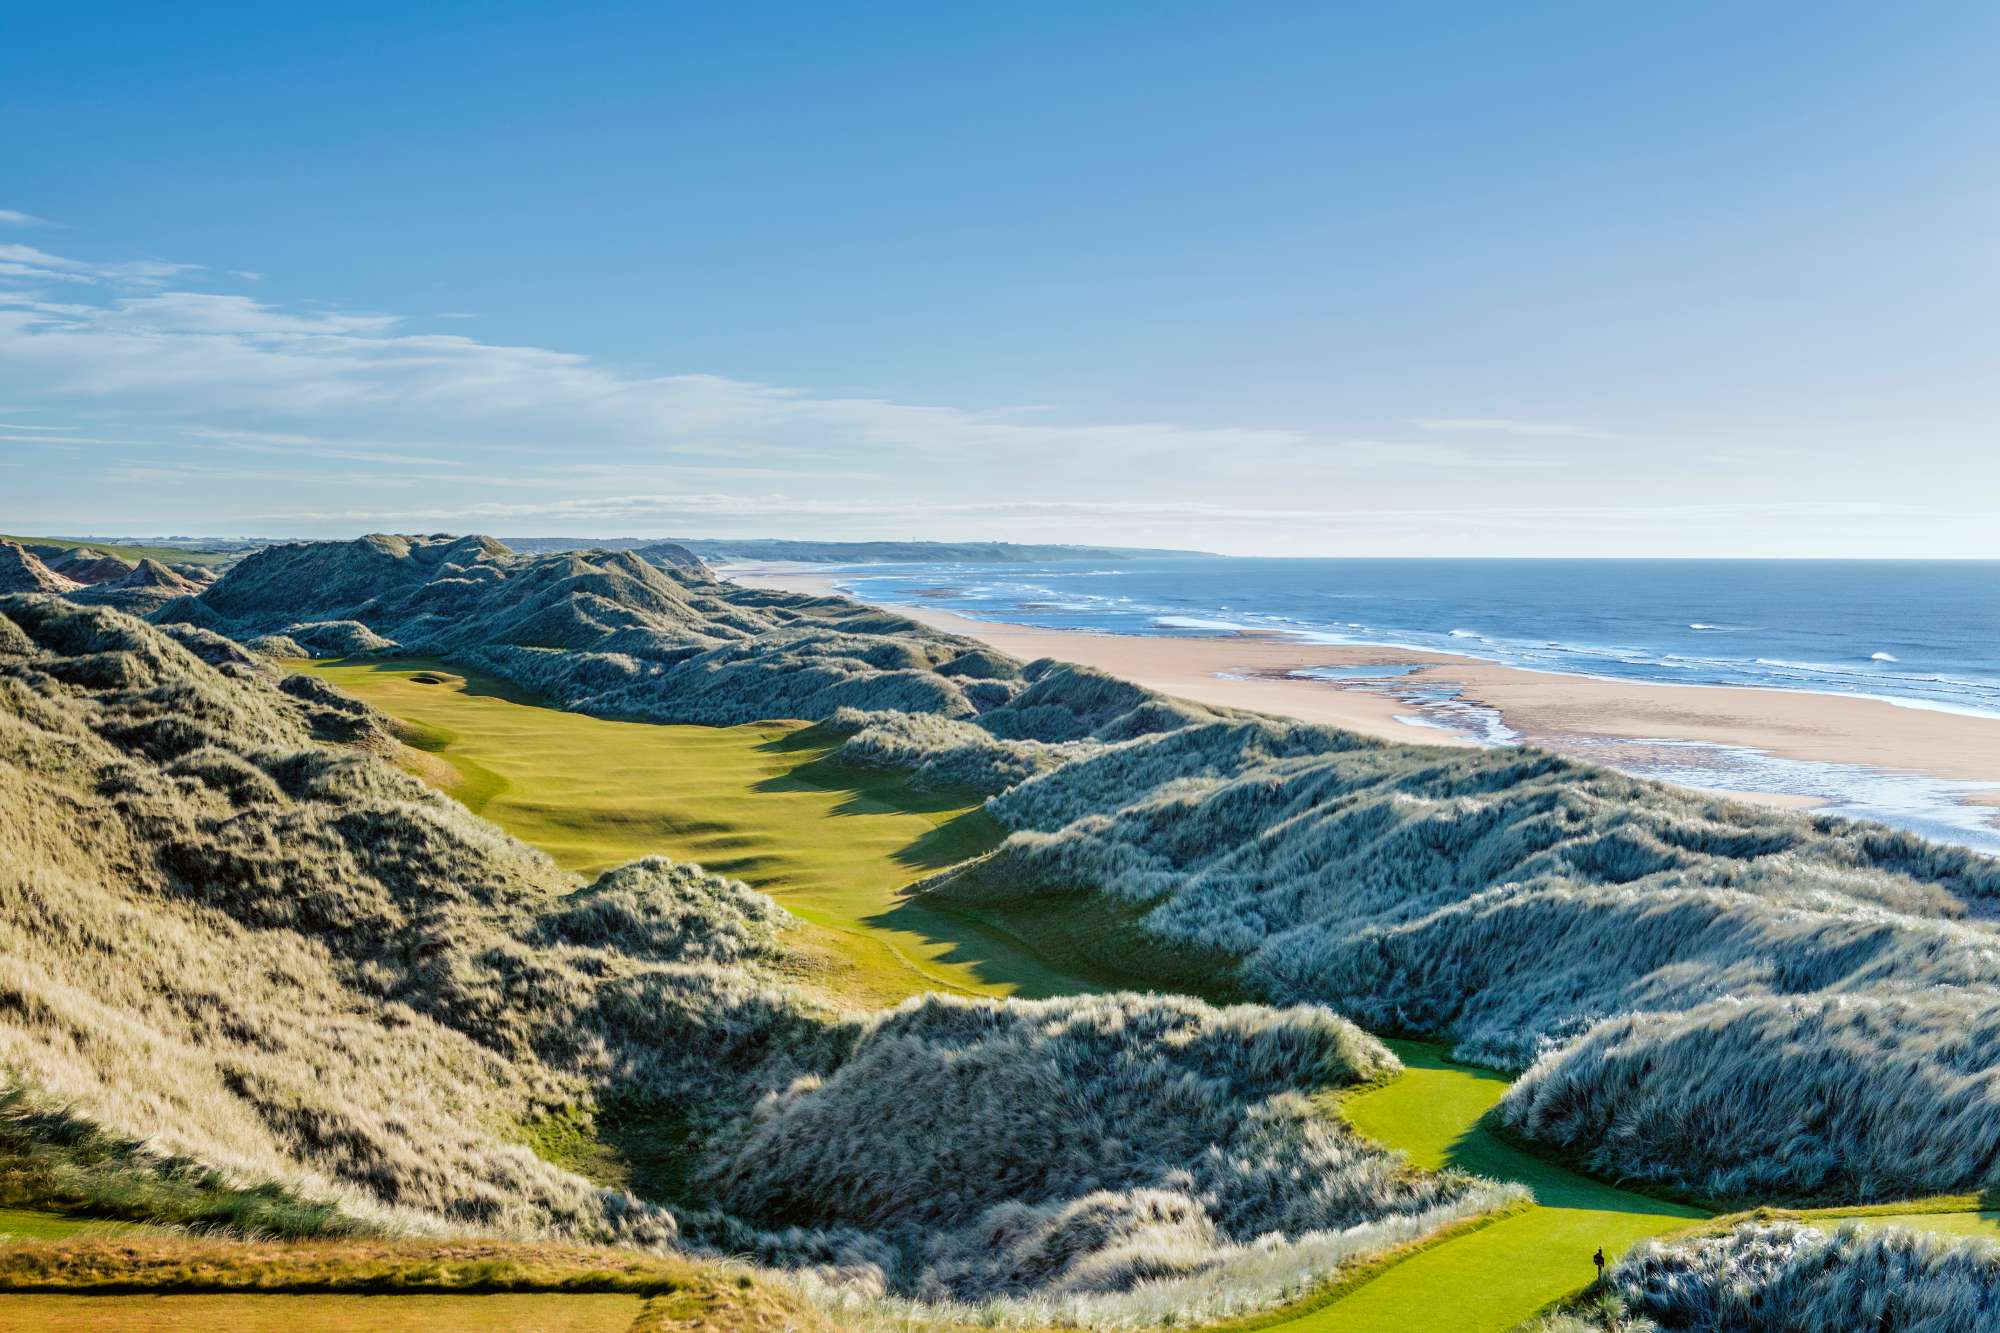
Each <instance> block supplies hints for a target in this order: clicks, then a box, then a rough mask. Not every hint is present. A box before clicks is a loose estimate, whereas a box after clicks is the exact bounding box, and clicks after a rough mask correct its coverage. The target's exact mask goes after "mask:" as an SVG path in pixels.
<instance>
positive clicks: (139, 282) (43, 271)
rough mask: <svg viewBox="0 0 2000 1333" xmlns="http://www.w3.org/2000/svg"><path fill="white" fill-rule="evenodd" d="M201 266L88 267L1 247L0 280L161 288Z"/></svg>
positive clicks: (133, 263) (149, 262)
mask: <svg viewBox="0 0 2000 1333" xmlns="http://www.w3.org/2000/svg"><path fill="white" fill-rule="evenodd" d="M200 268H201V265H199V264H174V263H169V262H167V261H165V260H159V259H129V260H121V261H119V262H117V263H109V264H99V263H88V262H85V261H83V260H79V259H70V258H67V257H65V256H63V255H52V254H50V253H48V252H47V251H46V250H38V249H36V248H35V247H34V246H32V245H0V277H9V278H17V279H29V280H33V281H41V282H67V283H76V284H83V285H88V286H95V285H98V284H107V283H108V284H111V285H114V286H126V287H158V286H162V285H164V284H165V283H166V282H167V281H168V280H169V279H172V278H177V277H179V276H181V275H182V274H184V273H194V272H198V271H199V270H200Z"/></svg>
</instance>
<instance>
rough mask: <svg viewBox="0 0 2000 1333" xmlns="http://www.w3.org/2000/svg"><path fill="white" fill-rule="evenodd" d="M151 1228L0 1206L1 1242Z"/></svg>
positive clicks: (148, 1229) (133, 1223)
mask: <svg viewBox="0 0 2000 1333" xmlns="http://www.w3.org/2000/svg"><path fill="white" fill-rule="evenodd" d="M151 1230H152V1228H151V1227H147V1226H144V1225H142V1224H140V1223H138V1222H111V1221H106V1220H104V1219H102V1218H95V1217H73V1216H71V1215H70V1214H68V1213H49V1212H43V1211H42V1210H41V1209H38V1208H0V1245H4V1244H7V1243H9V1242H12V1241H18V1240H62V1239H65V1238H66V1237H69V1236H84V1235H104V1234H106V1233H110V1232H120V1231H126V1232H132V1231H151Z"/></svg>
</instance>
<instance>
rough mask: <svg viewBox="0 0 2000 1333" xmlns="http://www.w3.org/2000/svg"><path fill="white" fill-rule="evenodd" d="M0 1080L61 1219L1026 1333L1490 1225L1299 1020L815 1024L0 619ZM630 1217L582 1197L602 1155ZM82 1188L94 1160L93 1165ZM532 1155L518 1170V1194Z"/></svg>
mask: <svg viewBox="0 0 2000 1333" xmlns="http://www.w3.org/2000/svg"><path fill="white" fill-rule="evenodd" d="M0 700H4V704H3V705H0V799H4V800H5V801H6V803H7V806H8V808H9V809H10V811H12V812H14V813H15V815H16V816H17V817H15V818H12V819H10V820H9V821H8V822H7V823H6V825H5V829H4V834H0V838H4V841H0V872H4V873H0V967H4V975H0V994H4V995H5V998H6V1003H7V1006H8V1021H7V1022H6V1023H5V1024H4V1025H0V1064H4V1065H5V1067H6V1068H7V1069H8V1070H9V1071H10V1075H11V1077H12V1078H13V1079H14V1080H15V1081H16V1084H17V1090H16V1093H15V1095H14V1099H13V1103H12V1105H13V1108H14V1109H13V1111H12V1112H11V1113H10V1118H9V1123H10V1125H11V1126H12V1130H11V1134H12V1138H13V1142H14V1147H13V1148H12V1149H10V1150H9V1151H10V1152H11V1153H12V1154H13V1157H14V1159H15V1160H16V1162H17V1164H18V1163H20V1162H28V1161H33V1160H39V1161H40V1162H41V1163H42V1169H43V1170H44V1171H45V1172H46V1173H47V1174H49V1175H50V1176H51V1177H52V1178H60V1180H61V1181H62V1183H63V1185H64V1187H65V1188H66V1189H68V1191H69V1192H68V1193H67V1194H56V1193H54V1192H53V1191H51V1192H50V1193H49V1196H48V1197H46V1198H42V1199H39V1200H36V1201H38V1202H43V1203H57V1204H61V1205H64V1206H67V1207H69V1208H71V1209H73V1210H75V1211H78V1212H84V1213H88V1212H92V1211H107V1212H114V1213H117V1214H118V1215H122V1216H133V1217H139V1218H145V1217H148V1216H152V1215H153V1214H154V1212H155V1211H156V1209H155V1206H154V1204H153V1203H151V1202H149V1200H159V1201H161V1203H160V1204H159V1208H160V1209H164V1208H165V1206H166V1203H167V1202H168V1201H173V1200H179V1201H180V1202H178V1203H176V1204H175V1205H174V1206H175V1207H178V1208H179V1209H180V1210H181V1212H180V1213H179V1214H178V1216H177V1217H175V1218H174V1219H173V1220H189V1221H194V1222H197V1223H199V1224H203V1225H211V1226H214V1225H219V1226H222V1227H225V1228H238V1229H249V1230H257V1231H279V1232H283V1233H286V1234H293V1235H311V1234H326V1233H334V1234H350V1235H365V1234H370V1233H383V1234H407V1233H414V1234H432V1235H444V1236H458V1235H484V1236H492V1235H502V1236H522V1237H543V1238H551V1239H564V1240H572V1241H598V1242H604V1241H615V1242H619V1243H623V1244H627V1245H636V1246H640V1247H650V1248H680V1249H684V1250H687V1251H690V1252H693V1253H695V1254H716V1255H720V1254H747V1255H752V1256H755V1257H756V1258H757V1259H758V1260H759V1261H760V1262H762V1263H764V1264H766V1265H769V1266H772V1267H776V1268H781V1269H787V1270H791V1271H793V1272H795V1273H798V1274H799V1275H800V1277H801V1279H802V1280H805V1281H807V1282H808V1283H809V1284H810V1285H812V1286H814V1287H815V1288H817V1289H819V1290H822V1291H824V1292H826V1293H828V1295H829V1298H830V1299H836V1300H847V1301H857V1300H858V1301H863V1302H868V1301H873V1302H878V1303H879V1302H888V1303H889V1304H890V1305H891V1306H895V1305H896V1304H897V1303H901V1305H902V1306H903V1307H907V1308H911V1309H919V1308H922V1307H924V1306H928V1307H930V1308H933V1309H935V1310H952V1309H960V1308H964V1309H968V1310H970V1309H972V1308H978V1309H979V1310H981V1311H983V1312H984V1316H985V1317H988V1318H998V1319H1004V1320H1009V1321H1013V1322H1029V1323H1038V1322H1044V1321H1046V1320H1048V1319H1050V1318H1052V1317H1056V1316H1058V1315H1060V1314H1062V1313H1064V1312H1068V1313H1069V1314H1070V1315H1072V1316H1074V1317H1087V1318H1089V1319H1091V1320H1092V1321H1094V1322H1099V1323H1121V1322H1151V1321H1152V1320H1153V1319H1155V1318H1157V1317H1159V1316H1161V1315H1162V1314H1164V1313H1167V1312H1176V1313H1178V1314H1179V1315H1180V1316H1181V1317H1184V1318H1185V1317H1189V1316H1191V1315H1198V1314H1201V1313H1204V1312H1206V1313H1209V1314H1214V1313H1221V1312H1228V1311H1232V1310H1237V1309H1243V1308H1249V1307H1254V1306H1255V1305H1257V1304H1260V1303H1270V1302H1272V1301H1275V1300H1278V1299H1281V1298H1283V1297H1284V1296H1286V1295H1288V1294H1291V1293H1295V1292H1297V1291H1298V1290H1300V1289H1301V1288H1302V1287H1304V1286H1306V1285H1309V1284H1310V1283H1312V1282H1314V1281H1316V1280H1318V1279H1320V1278H1322V1277H1324V1276H1326V1275H1327V1274H1329V1273H1331V1272H1334V1271H1336V1270H1337V1269H1338V1268H1340V1267H1341V1266H1342V1265H1344V1264H1347V1263H1350V1262H1353V1261H1355V1260H1357V1259H1360V1258H1364V1257H1366V1256H1367V1255H1369V1254H1371V1253H1374V1252H1377V1251H1379V1250H1382V1249H1384V1248H1386V1247H1389V1246H1392V1245H1395V1244H1399V1243H1403V1242H1407V1241H1410V1240H1414V1239H1418V1238H1421V1237H1422V1236H1424V1235H1425V1234H1426V1233H1428V1232H1430V1231H1433V1230H1435V1229H1437V1228H1439V1227H1442V1226H1445V1225H1448V1224H1451V1223H1453V1222H1454V1221H1457V1220H1460V1219H1464V1218H1467V1217H1471V1216H1475V1215H1477V1214H1479V1213H1481V1212H1483V1211H1485V1210H1488V1209H1491V1208H1493V1207H1495V1206H1497V1205H1499V1204H1502V1203H1504V1202H1505V1201H1507V1199H1508V1198H1509V1197H1510V1195H1509V1193H1508V1192H1507V1191H1506V1190H1504V1189H1501V1188H1497V1187H1493V1186H1489V1185H1484V1184H1481V1183H1480V1182H1476V1181H1474V1180H1472V1179H1470V1178H1467V1177H1464V1176H1461V1175H1457V1174H1452V1173H1444V1174H1437V1173H1426V1172H1417V1171H1413V1170H1410V1169H1408V1168H1406V1167H1405V1166H1403V1165H1402V1164H1400V1163H1399V1162H1398V1161H1397V1160H1396V1159H1395V1158H1393V1157H1391V1156H1389V1155H1388V1154H1386V1153H1385V1152H1384V1151H1383V1150H1381V1149H1380V1148H1378V1147H1376V1146H1375V1145H1373V1144H1371V1143H1370V1142H1368V1141H1367V1140H1365V1139H1362V1138H1360V1137H1359V1136H1357V1135H1355V1134H1354V1133H1353V1132H1352V1131H1350V1130H1348V1129H1346V1128H1345V1127H1344V1126H1343V1124H1342V1123H1341V1122H1340V1121H1338V1120H1337V1119H1335V1118H1332V1117H1330V1116H1328V1115H1327V1114H1325V1112H1324V1111H1323V1109H1321V1108H1320V1107H1318V1106H1317V1105H1316V1104H1315V1102H1314V1098H1315V1097H1316V1096H1318V1095H1320V1094H1322V1093H1326V1092H1329V1091H1333V1090H1337V1089H1339V1088H1342V1087H1346V1086H1351V1085H1354V1084H1357V1083H1361V1082H1366V1081H1369V1080H1373V1079H1377V1078H1380V1077H1383V1076H1385V1075H1387V1074H1389V1073H1391V1072H1393V1071H1394V1070H1395V1069H1396V1068H1397V1062H1396V1059H1395V1057H1394V1056H1393V1055H1392V1054H1391V1053H1390V1052H1389V1051H1387V1050H1386V1049H1385V1048H1384V1047H1382V1046H1381V1045H1380V1044H1379V1043H1378V1042H1376V1041H1374V1040H1373V1039H1371V1038H1369V1037H1367V1036H1365V1035H1364V1034H1362V1033H1361V1032H1360V1031H1359V1030H1357V1029H1356V1028H1354V1027H1353V1026H1352V1025H1351V1024H1349V1023H1347V1022H1345V1021H1344V1020H1342V1019H1339V1018H1337V1017H1335V1016H1334V1015H1333V1014H1331V1013H1330V1012H1328V1011H1327V1010H1325V1009H1323V1008H1318V1007H1309V1006H1308V1007H1295V1008H1289V1009H1268V1008H1262V1007H1255V1006H1237V1007H1231V1008H1214V1007H1211V1006H1209V1005H1206V1004H1204V1003H1201V1002H1199V1001H1196V1000H1188V999H1170V998H1149V997H1139V996H1132V995H1123V996H1119V995H1110V996H1099V997H1080V998H1071V999H1062V1000H1049V1001H1040V1002H1033V1003H1016V1004H1011V1005H1010V1004H1001V1003H998V1002H993V1001H984V1000H965V999H954V998H948V997H941V996H923V997H918V998H916V999H912V1000H910V1001H908V1002H907V1003H905V1004H903V1005H901V1006H899V1007H897V1008H894V1009H890V1010H885V1011H876V1012H850V1011H842V1010H839V1009H835V1008H830V1007H828V1006H827V1005H826V1004H824V1003H823V1002H821V1001H818V1000H815V999H813V998H812V997H811V996H809V995H807V994H805V993H803V992H802V991H800V990H799V989H797V988H796V987H795V986H794V985H793V984H791V982H792V980H793V978H795V977H796V976H797V975H798V970H797V969H795V968H793V967H792V966H791V965H790V957H791V952H792V944H791V939H790V937H791V936H792V934H793V933H794V928H793V927H792V924H791V920H790V918H789V917H788V916H787V914H786V913H785V912H784V911H783V910H782V909H781V908H779V907H778V906H776V905H775V904H774V903H773V902H772V901H771V900H770V899H769V898H766V897H764V896H763V895H760V894H757V893H755V892H753V891H752V890H750V889H748V888H747V887H745V886H743V885H742V884H740V883H737V882H734V881H730V880H726V879H723V878H721V877H718V876H715V875H712V874H709V873H706V872H703V871H701V870H699V869H696V868H692V867H688V866H685V865H677V864H674V863H670V862H666V861H662V860H658V859H653V860H645V861H639V862H636V863H632V864H627V865H623V866H620V867H617V868H615V869H612V870H609V871H606V872H604V873H603V874H601V875H599V876H598V877H597V878H595V879H594V880H592V881H589V882H587V883H586V882H583V881H580V880H578V879H576V878H573V877H571V876H570V875H568V874H567V873H565V872H564V871H563V870H562V869H561V868H560V867H559V866H557V865H556V864H555V863H553V862H552V861H550V860H549V859H548V858H547V857H546V856H544V855H543V854H541V853H539V852H535V851H532V850H530V849H529V848H527V847H525V846H523V845H522V844H520V843H518V842H515V841H513V840H512V839H511V838H509V837H507V836H506V835H505V834H503V833H501V832H500V831H498V830H497V829H494V828H493V827H491V826H490V825H487V824H484V823H482V822H481V821H479V820H478V819H476V818H475V817H473V816H472V815H471V814H469V813H468V812H467V811H466V810H465V809H464V808H463V807H462V806H460V805H459V804H457V803H456V802H453V801H450V800H448V799H446V798H444V797H442V796H439V795H437V794H436V793H434V792H433V791H432V790H430V789H429V788H428V787H426V786H424V785H423V784H421V783H419V782H417V781H416V780H415V779H413V778H410V777H408V776H406V775H405V774H403V773H401V772H398V771H397V770H396V769H395V768H394V767H393V766H392V765H391V764H390V763H389V762H387V761H386V760H385V759H384V758H383V757H382V755H383V754H384V753H388V752H390V751H391V750H392V749H393V747H394V744H395V743H394V742H393V741H392V740H391V739H390V737H389V735H388V734H387V732H386V731H385V730H384V729H383V728H382V725H381V719H380V718H379V716H377V715H375V714H372V713H371V712H370V711H369V710H367V709H366V708H365V706H362V705H359V704H356V703H354V702H353V701H351V700H348V699H346V698H344V697H342V696H340V695H338V694H336V693H334V692H333V691H332V690H330V689H329V688H328V687H326V686H325V685H324V684H323V683H321V682H319V681H317V680H315V679H314V678H312V677H309V676H292V677H288V678H283V679H280V678H279V677H278V676H277V675H276V674H275V673H272V672H270V671H269V670H268V669H267V668H265V667H263V666H261V665H259V664H257V663H256V662H254V661H252V660H251V659H250V658H249V657H248V656H247V655H245V654H244V653H243V652H242V651H241V650H240V649H238V648H236V647H235V646H234V645H233V644H231V643H230V642H229V641H227V640H225V639H222V638H220V637H218V636H215V635H213V634H210V633H207V632H204V631H201V630H198V629H192V628H187V627H184V626H183V627H178V628H176V629H175V630H174V632H173V635H172V636H170V635H169V634H168V633H166V632H163V631H161V630H158V629H155V628H152V627H149V626H147V625H145V624H143V623H141V622H139V621H136V620H133V619H131V618H129V617H126V616H123V615H120V614H118V613H115V612H112V611H109V610H104V609H96V608H77V607H73V606H70V605H67V604H65V603H64V602H62V601H61V600H58V599H53V598H13V599H5V600H0ZM600 1119H602V1120H605V1121H610V1120H616V1121H618V1122H620V1123H622V1124H624V1125H627V1126H631V1125H634V1124H637V1125H639V1126H641V1127H642V1128H643V1130H644V1131H645V1134H644V1139H645V1142H646V1145H647V1147H648V1154H649V1155H648V1156H647V1157H646V1158H645V1160H642V1161H638V1162H629V1161H628V1162H627V1163H626V1164H625V1165H627V1166H628V1167H631V1168H635V1169H630V1170H628V1171H626V1172H625V1174H624V1176H623V1179H624V1181H625V1186H624V1187H618V1186H607V1185H601V1184H599V1183H597V1181H595V1180H593V1179H592V1178H591V1177H592V1176H593V1175H595V1174H597V1172H596V1171H595V1169H594V1167H595V1164H596V1163H598V1162H601V1161H602V1160H603V1158H604V1157H605V1156H606V1155H616V1154H618V1153H619V1152H628V1153H629V1152H630V1151H631V1150H632V1148H633V1146H634V1145H633V1141H632V1140H630V1139H628V1140H626V1141H625V1142H623V1143H620V1142H616V1141H614V1140H613V1138H612V1137H611V1136H607V1135H606V1134H604V1133H602V1132H600V1125H599V1122H600ZM86 1144H88V1145H96V1146H93V1147H90V1148H89V1149H88V1151H84V1150H82V1148H81V1147H80V1145H86ZM538 1150H539V1151H538Z"/></svg>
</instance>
